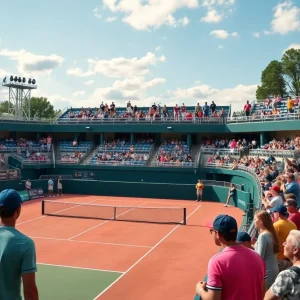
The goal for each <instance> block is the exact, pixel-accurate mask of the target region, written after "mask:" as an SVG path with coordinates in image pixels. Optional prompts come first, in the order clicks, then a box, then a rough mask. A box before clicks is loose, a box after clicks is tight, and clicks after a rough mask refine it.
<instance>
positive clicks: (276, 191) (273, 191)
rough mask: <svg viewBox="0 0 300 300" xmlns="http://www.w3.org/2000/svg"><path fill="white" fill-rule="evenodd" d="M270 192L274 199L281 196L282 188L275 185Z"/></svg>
mask: <svg viewBox="0 0 300 300" xmlns="http://www.w3.org/2000/svg"><path fill="white" fill-rule="evenodd" d="M270 191H271V194H272V197H276V196H278V195H279V193H280V187H279V186H278V185H273V186H272V187H271V188H270Z"/></svg>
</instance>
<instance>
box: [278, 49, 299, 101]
mask: <svg viewBox="0 0 300 300" xmlns="http://www.w3.org/2000/svg"><path fill="white" fill-rule="evenodd" d="M281 62H282V72H283V75H284V81H285V84H286V85H287V87H288V89H289V92H290V93H291V94H292V95H294V96H299V95H300V49H289V50H287V51H286V52H285V53H284V55H283V57H282V59H281Z"/></svg>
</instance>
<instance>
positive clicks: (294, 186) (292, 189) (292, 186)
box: [281, 174, 300, 207]
mask: <svg viewBox="0 0 300 300" xmlns="http://www.w3.org/2000/svg"><path fill="white" fill-rule="evenodd" d="M286 181H287V183H286V184H285V185H284V184H283V185H282V187H281V188H282V191H283V192H284V193H285V194H287V193H288V194H290V193H291V194H294V195H295V196H296V200H297V205H298V207H300V189H299V183H298V182H297V181H296V180H295V175H294V174H289V175H287V176H286Z"/></svg>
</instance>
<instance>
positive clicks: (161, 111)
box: [63, 101, 228, 121]
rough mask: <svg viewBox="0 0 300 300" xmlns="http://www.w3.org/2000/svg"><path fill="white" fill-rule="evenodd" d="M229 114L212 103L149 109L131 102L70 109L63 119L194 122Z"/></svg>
mask: <svg viewBox="0 0 300 300" xmlns="http://www.w3.org/2000/svg"><path fill="white" fill-rule="evenodd" d="M227 114H228V112H227V111H225V110H224V108H220V109H219V110H218V109H217V105H216V104H215V103H214V101H212V103H211V104H210V105H208V104H207V102H205V104H204V105H203V106H200V104H199V103H197V105H196V106H195V108H191V107H187V106H186V105H185V104H184V103H182V105H181V106H178V104H176V105H175V106H174V107H173V108H171V109H170V108H167V106H166V105H164V106H160V104H157V105H156V104H155V103H153V105H152V106H151V107H149V108H140V109H139V108H138V107H137V106H136V105H134V106H133V105H132V104H131V102H130V101H129V102H128V103H127V106H126V108H124V109H121V108H116V105H115V104H114V102H112V104H111V105H110V106H109V105H108V104H107V103H106V104H104V103H103V102H102V103H101V105H100V107H99V108H97V107H95V108H94V109H91V108H90V107H89V108H87V109H86V108H84V107H82V108H81V109H80V110H74V109H72V108H71V109H69V110H68V111H67V113H66V114H65V115H63V118H70V119H83V120H87V119H99V120H101V119H110V118H118V119H124V120H125V119H135V120H147V121H155V120H170V119H173V120H175V121H179V120H186V121H192V120H194V119H209V118H218V119H219V118H225V117H226V116H227Z"/></svg>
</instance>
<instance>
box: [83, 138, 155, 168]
mask: <svg viewBox="0 0 300 300" xmlns="http://www.w3.org/2000/svg"><path fill="white" fill-rule="evenodd" d="M132 147H133V148H132ZM152 149H153V142H151V143H150V142H135V143H134V144H133V145H131V144H130V143H129V142H121V143H115V144H113V145H112V144H110V143H105V144H104V145H100V146H99V147H98V149H97V151H96V152H95V153H94V154H93V155H92V157H91V158H90V160H89V162H88V163H89V164H93V165H99V164H101V165H131V166H145V165H146V164H147V161H148V160H149V157H150V153H151V151H152ZM132 150H133V151H132ZM130 151H131V152H132V153H134V155H135V158H132V157H131V155H129V152H130ZM145 158H146V159H145Z"/></svg>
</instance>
